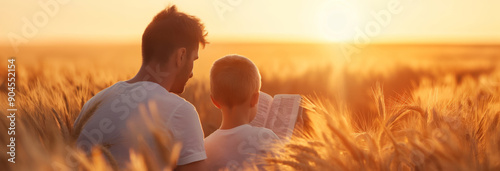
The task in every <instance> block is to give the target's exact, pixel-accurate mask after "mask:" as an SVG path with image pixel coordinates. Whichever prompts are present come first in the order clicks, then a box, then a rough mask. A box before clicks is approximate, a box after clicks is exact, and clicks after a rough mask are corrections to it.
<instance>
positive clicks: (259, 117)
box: [250, 92, 302, 139]
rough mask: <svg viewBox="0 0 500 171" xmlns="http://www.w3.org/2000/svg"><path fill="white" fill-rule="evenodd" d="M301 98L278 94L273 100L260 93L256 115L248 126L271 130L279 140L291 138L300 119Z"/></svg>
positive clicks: (294, 95) (296, 95) (295, 95)
mask: <svg viewBox="0 0 500 171" xmlns="http://www.w3.org/2000/svg"><path fill="white" fill-rule="evenodd" d="M301 101H302V96H300V95H298V94H278V95H275V96H274V98H273V97H271V96H270V95H269V94H266V93H264V92H260V96H259V102H258V105H257V114H256V115H255V118H254V119H253V120H252V122H250V125H252V126H256V127H264V128H268V129H270V130H272V131H273V132H274V133H275V134H276V135H277V136H278V137H279V138H280V139H285V138H289V137H291V136H292V133H293V130H294V128H295V125H296V123H297V120H299V121H300V120H301V118H302V108H301V107H300V104H301Z"/></svg>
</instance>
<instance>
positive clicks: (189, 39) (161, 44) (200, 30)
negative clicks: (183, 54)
mask: <svg viewBox="0 0 500 171" xmlns="http://www.w3.org/2000/svg"><path fill="white" fill-rule="evenodd" d="M206 36H207V32H206V31H205V26H204V25H203V23H201V22H200V19H198V18H196V17H195V16H192V15H187V14H185V13H182V12H179V11H177V7H175V5H173V6H170V7H167V8H166V9H165V10H162V11H161V12H159V13H158V14H156V16H155V17H154V18H153V21H151V23H149V25H148V27H146V30H145V31H144V34H143V35H142V62H143V64H146V63H148V62H150V61H153V60H155V61H158V62H162V63H163V62H165V61H167V60H168V57H169V56H170V55H171V54H172V53H173V52H174V50H175V49H178V48H182V47H184V48H186V49H187V51H188V54H189V52H191V51H192V50H193V49H195V48H196V47H198V46H199V44H201V45H202V46H205V44H207V43H208V42H207V41H206V40H205V37H206ZM154 58H159V59H154Z"/></svg>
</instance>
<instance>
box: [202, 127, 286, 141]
mask: <svg viewBox="0 0 500 171" xmlns="http://www.w3.org/2000/svg"><path fill="white" fill-rule="evenodd" d="M221 136H238V137H242V138H244V139H246V138H249V137H251V138H252V137H253V138H258V139H266V140H279V138H278V136H277V135H276V134H275V133H274V132H273V131H272V130H270V129H267V128H263V127H255V126H251V125H249V124H245V125H241V126H238V127H236V128H233V129H229V130H221V129H217V130H216V131H215V132H213V133H212V134H210V135H209V136H208V137H207V138H206V139H205V141H221V140H215V139H217V138H219V137H221ZM233 140H236V139H233Z"/></svg>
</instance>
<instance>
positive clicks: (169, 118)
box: [75, 81, 206, 168]
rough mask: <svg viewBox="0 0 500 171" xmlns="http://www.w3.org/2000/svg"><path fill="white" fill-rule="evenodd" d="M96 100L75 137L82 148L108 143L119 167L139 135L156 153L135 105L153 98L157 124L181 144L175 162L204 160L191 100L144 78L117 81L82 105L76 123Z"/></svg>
mask: <svg viewBox="0 0 500 171" xmlns="http://www.w3.org/2000/svg"><path fill="white" fill-rule="evenodd" d="M98 100H101V101H102V102H101V105H100V107H99V108H98V109H97V110H96V111H95V114H94V115H93V116H92V117H91V118H90V119H89V120H88V122H87V123H86V125H85V126H84V128H83V130H82V133H81V134H80V136H79V137H78V140H77V145H78V146H79V147H83V148H84V149H85V148H87V147H89V146H91V145H95V144H108V145H111V147H110V148H109V150H110V152H111V154H112V155H113V157H115V159H116V160H117V162H118V164H119V165H120V167H121V168H123V167H125V163H126V162H128V161H129V159H130V153H129V149H137V144H138V141H137V139H138V137H139V135H141V136H143V137H144V140H145V142H146V143H147V144H148V145H149V147H151V148H152V149H153V152H158V149H155V147H156V144H155V142H154V138H153V136H152V135H151V134H150V132H149V131H148V130H147V125H145V122H143V121H142V120H141V116H140V111H139V107H138V104H141V103H143V104H146V103H147V102H148V101H155V103H156V106H157V108H158V109H157V111H158V114H159V115H160V117H161V118H162V119H163V120H162V121H161V123H165V126H166V128H167V129H168V130H170V131H171V132H172V134H173V136H174V138H175V139H176V140H178V141H180V142H181V143H182V149H181V152H180V156H179V160H178V162H177V165H184V164H189V163H192V162H196V161H200V160H204V159H206V153H205V148H204V142H203V137H204V134H203V130H202V128H201V123H200V119H199V116H198V113H197V112H196V109H195V108H194V106H193V105H192V104H191V103H189V102H187V101H186V100H184V99H183V98H181V97H179V96H178V95H176V94H173V93H170V92H168V91H167V90H165V89H164V88H163V87H161V86H160V85H159V84H156V83H153V82H148V81H141V82H136V83H132V84H129V83H126V82H123V81H121V82H118V83H116V84H114V85H113V86H111V87H108V88H106V89H105V90H103V91H101V92H99V93H98V94H97V95H96V96H94V97H92V99H90V100H89V101H88V102H87V103H86V104H85V105H84V106H83V108H82V112H81V113H80V115H79V116H78V118H77V120H76V121H75V123H78V121H79V120H80V118H81V117H82V114H83V113H85V111H86V110H87V109H88V108H89V107H90V106H92V105H93V104H96V103H97V101H98ZM148 110H149V109H148ZM127 123H128V124H127ZM130 123H133V125H130ZM87 150H88V149H87ZM155 155H159V154H155ZM156 158H159V156H157V157H156ZM159 162H160V164H165V163H161V162H162V161H159Z"/></svg>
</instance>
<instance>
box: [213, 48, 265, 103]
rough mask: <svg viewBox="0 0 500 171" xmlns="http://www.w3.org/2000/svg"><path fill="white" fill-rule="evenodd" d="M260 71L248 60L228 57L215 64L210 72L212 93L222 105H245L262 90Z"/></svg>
mask: <svg viewBox="0 0 500 171" xmlns="http://www.w3.org/2000/svg"><path fill="white" fill-rule="evenodd" d="M260 79H261V77H260V73H259V69H257V67H256V66H255V64H254V63H253V62H252V61H251V60H250V59H248V58H246V57H243V56H240V55H227V56H225V57H222V58H220V59H218V60H217V61H215V62H214V64H213V65H212V69H211V70H210V92H211V93H212V97H213V98H214V100H216V101H217V102H218V103H219V104H220V105H224V106H227V107H233V106H235V105H239V104H242V103H244V102H245V101H246V100H248V99H250V98H251V96H252V95H253V94H254V93H256V92H258V91H259V90H260V86H261V80H260Z"/></svg>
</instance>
